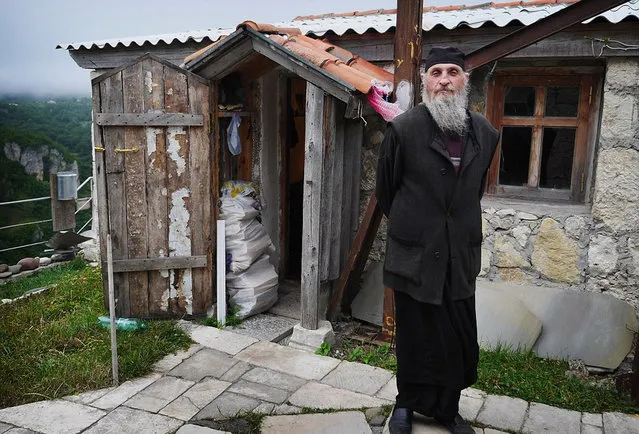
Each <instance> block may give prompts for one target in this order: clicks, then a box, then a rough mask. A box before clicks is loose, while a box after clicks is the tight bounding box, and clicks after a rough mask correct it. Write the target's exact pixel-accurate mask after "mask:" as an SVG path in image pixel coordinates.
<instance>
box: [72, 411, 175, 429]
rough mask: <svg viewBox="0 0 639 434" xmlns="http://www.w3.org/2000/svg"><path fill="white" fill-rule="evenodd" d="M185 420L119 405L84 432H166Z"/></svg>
mask: <svg viewBox="0 0 639 434" xmlns="http://www.w3.org/2000/svg"><path fill="white" fill-rule="evenodd" d="M183 423H184V422H182V421H181V420H178V419H173V418H171V417H167V416H162V415H160V414H153V413H149V412H146V411H142V410H136V409H133V408H128V407H119V408H116V409H115V410H113V411H112V412H111V413H109V414H108V415H107V416H105V417H104V418H102V419H101V420H100V421H99V422H98V423H96V424H95V425H93V426H92V427H91V428H89V429H88V430H86V431H84V433H83V434H111V433H118V434H139V433H145V434H166V433H168V432H173V431H176V430H177V429H178V428H179V427H181V426H182V424H183Z"/></svg>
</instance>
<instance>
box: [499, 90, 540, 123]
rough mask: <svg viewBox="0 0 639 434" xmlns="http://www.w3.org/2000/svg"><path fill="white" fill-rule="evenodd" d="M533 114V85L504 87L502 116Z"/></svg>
mask: <svg viewBox="0 0 639 434" xmlns="http://www.w3.org/2000/svg"><path fill="white" fill-rule="evenodd" d="M534 114H535V88H534V87H506V96H505V98H504V116H533V115H534Z"/></svg>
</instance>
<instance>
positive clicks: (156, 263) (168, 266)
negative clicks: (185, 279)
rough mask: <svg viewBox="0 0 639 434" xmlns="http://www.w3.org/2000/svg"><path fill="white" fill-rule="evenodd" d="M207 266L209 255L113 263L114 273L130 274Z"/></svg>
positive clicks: (129, 260)
mask: <svg viewBox="0 0 639 434" xmlns="http://www.w3.org/2000/svg"><path fill="white" fill-rule="evenodd" d="M207 266H208V256H207V255H200V256H171V257H166V258H137V259H120V260H114V261H113V272H114V273H129V272H132V271H149V270H179V269H183V268H203V267H207Z"/></svg>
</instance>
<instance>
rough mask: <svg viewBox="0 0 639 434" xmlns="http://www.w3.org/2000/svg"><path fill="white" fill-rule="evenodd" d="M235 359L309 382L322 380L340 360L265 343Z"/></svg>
mask: <svg viewBox="0 0 639 434" xmlns="http://www.w3.org/2000/svg"><path fill="white" fill-rule="evenodd" d="M235 358H236V359H238V360H242V361H244V362H246V363H250V364H252V365H256V366H261V367H264V368H269V369H272V370H274V371H279V372H284V373H286V374H289V375H294V376H296V377H300V378H305V379H307V380H320V379H322V378H323V377H324V376H325V375H326V374H328V373H329V372H330V371H332V370H333V369H335V367H336V366H337V365H338V364H339V360H335V359H332V358H330V357H324V356H318V355H316V354H309V353H308V352H306V351H302V350H297V349H295V348H290V347H285V346H282V345H277V344H274V343H272V342H265V341H261V342H257V343H256V344H253V345H251V346H250V347H248V348H246V349H244V350H242V351H241V352H240V353H239V354H237V355H236V356H235Z"/></svg>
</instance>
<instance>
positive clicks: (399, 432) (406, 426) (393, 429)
mask: <svg viewBox="0 0 639 434" xmlns="http://www.w3.org/2000/svg"><path fill="white" fill-rule="evenodd" d="M388 428H389V430H390V434H411V431H412V430H413V410H409V409H407V408H395V409H394V410H393V414H392V415H391V418H390V421H389V422H388ZM473 434H474V433H473Z"/></svg>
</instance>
